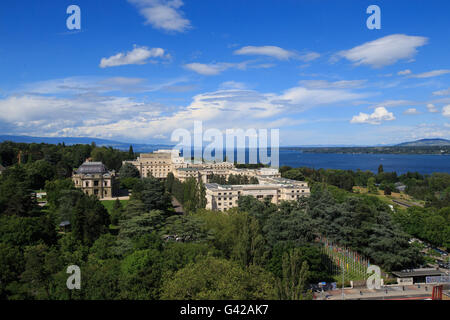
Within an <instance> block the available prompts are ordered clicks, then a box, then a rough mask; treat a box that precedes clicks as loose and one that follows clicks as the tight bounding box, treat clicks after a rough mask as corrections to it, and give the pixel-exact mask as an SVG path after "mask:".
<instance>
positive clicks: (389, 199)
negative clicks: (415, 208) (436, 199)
mask: <svg viewBox="0 0 450 320" xmlns="http://www.w3.org/2000/svg"><path fill="white" fill-rule="evenodd" d="M353 192H354V193H360V194H369V193H368V190H367V188H365V187H358V186H355V187H353ZM370 195H373V196H376V197H378V198H380V200H382V201H384V202H386V203H388V204H391V205H398V203H395V202H394V201H393V200H398V201H401V202H403V203H406V204H409V205H418V204H419V205H423V201H420V200H416V199H413V198H412V197H410V196H409V195H407V194H406V193H400V192H392V194H391V195H385V194H384V191H383V190H378V194H372V193H371V194H370Z"/></svg>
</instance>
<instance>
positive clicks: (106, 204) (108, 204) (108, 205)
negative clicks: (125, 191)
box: [101, 200, 129, 214]
mask: <svg viewBox="0 0 450 320" xmlns="http://www.w3.org/2000/svg"><path fill="white" fill-rule="evenodd" d="M119 201H120V203H121V204H122V207H124V208H126V206H127V204H128V201H129V200H119ZM114 202H116V200H103V201H101V203H102V204H103V206H104V207H105V208H106V210H108V213H109V214H111V212H112V209H113V206H114Z"/></svg>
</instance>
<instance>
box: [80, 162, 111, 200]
mask: <svg viewBox="0 0 450 320" xmlns="http://www.w3.org/2000/svg"><path fill="white" fill-rule="evenodd" d="M115 176H116V174H115V172H114V171H108V170H107V169H106V167H105V166H104V165H103V163H101V162H90V161H86V162H84V163H83V164H82V165H81V166H80V167H79V168H78V169H77V170H76V171H75V173H74V174H73V175H72V181H73V183H74V184H75V187H76V188H78V189H81V190H82V191H83V192H84V193H85V194H87V195H95V196H96V197H97V198H99V199H103V198H111V197H114V196H115V195H116V194H117V183H116V180H115Z"/></svg>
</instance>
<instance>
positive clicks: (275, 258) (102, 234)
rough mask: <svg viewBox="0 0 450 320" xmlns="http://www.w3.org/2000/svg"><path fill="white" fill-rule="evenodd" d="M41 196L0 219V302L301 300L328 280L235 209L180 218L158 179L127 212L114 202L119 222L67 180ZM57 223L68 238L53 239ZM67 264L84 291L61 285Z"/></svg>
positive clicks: (296, 248)
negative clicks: (40, 202)
mask: <svg viewBox="0 0 450 320" xmlns="http://www.w3.org/2000/svg"><path fill="white" fill-rule="evenodd" d="M19 177H20V175H18V176H17V177H16V178H14V176H12V175H10V176H9V177H8V179H16V181H14V183H19V182H20V179H19ZM3 179H5V178H4V177H1V178H0V184H1V183H3V181H4V180H3ZM46 191H47V193H48V201H49V207H47V208H45V209H42V208H39V207H38V206H36V204H35V203H34V202H33V201H32V198H30V197H29V194H28V198H27V197H25V196H23V198H20V195H16V196H13V197H12V198H11V199H10V200H11V201H10V204H9V205H10V210H7V211H5V210H2V211H1V212H0V219H1V223H0V265H1V266H2V268H1V272H0V298H1V299H58V300H65V299H307V298H311V295H310V294H309V293H308V292H307V288H306V284H307V283H309V282H316V281H318V279H321V280H324V279H325V280H327V275H326V272H325V267H324V265H323V261H322V258H321V254H320V251H319V250H318V249H316V248H315V247H314V246H311V245H309V244H307V243H305V242H303V241H298V239H297V237H296V235H293V236H292V237H290V238H286V239H284V240H286V241H283V242H279V243H278V241H276V242H273V243H272V242H270V243H269V242H267V241H266V240H265V239H264V237H263V233H262V230H261V228H260V226H259V220H258V218H256V217H254V216H253V215H252V214H249V213H246V212H243V211H239V209H235V210H234V211H233V212H230V213H229V214H223V213H220V212H211V211H207V210H204V209H203V210H197V212H195V213H192V214H188V215H177V214H175V212H174V210H173V208H172V206H171V204H170V195H169V194H168V192H167V190H166V187H165V185H164V183H162V182H161V181H159V180H157V179H155V178H145V179H141V180H139V181H138V182H137V183H135V185H134V187H133V190H132V196H131V199H130V201H129V202H128V204H127V206H126V207H125V208H123V207H122V206H121V205H120V202H116V205H115V206H114V209H113V211H116V213H118V215H117V217H116V218H115V219H110V217H109V216H108V214H107V211H106V210H105V209H104V207H103V206H102V205H101V203H100V201H98V200H97V199H96V198H95V197H92V196H91V197H90V196H87V195H85V194H83V193H82V192H80V191H78V190H76V189H74V187H73V184H72V183H71V181H70V180H54V181H51V182H48V183H47V184H46ZM27 199H28V200H27ZM30 199H31V200H30ZM22 200H27V201H28V202H29V205H28V207H26V208H25V207H20V206H19V205H18V203H20V202H21V201H22ZM243 201H244V200H243ZM15 206H17V208H15V209H14V210H12V208H13V207H15ZM249 206H250V205H249ZM61 219H68V220H69V221H70V222H71V227H72V229H71V231H69V230H66V232H57V231H58V225H57V221H60V220H61ZM112 220H114V221H112ZM110 222H112V224H113V226H111V225H110ZM287 240H289V241H287ZM272 244H275V246H274V249H273V250H272V251H271V252H270V255H269V254H268V253H267V251H266V249H267V248H270V247H272ZM70 265H77V266H79V267H80V269H81V273H82V283H81V290H74V291H71V290H68V289H67V287H66V280H67V277H68V275H67V273H66V269H67V267H68V266H70Z"/></svg>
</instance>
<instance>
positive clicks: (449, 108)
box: [442, 104, 450, 117]
mask: <svg viewBox="0 0 450 320" xmlns="http://www.w3.org/2000/svg"><path fill="white" fill-rule="evenodd" d="M442 114H443V115H444V116H445V117H450V104H449V105H446V106H445V107H443V108H442Z"/></svg>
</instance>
